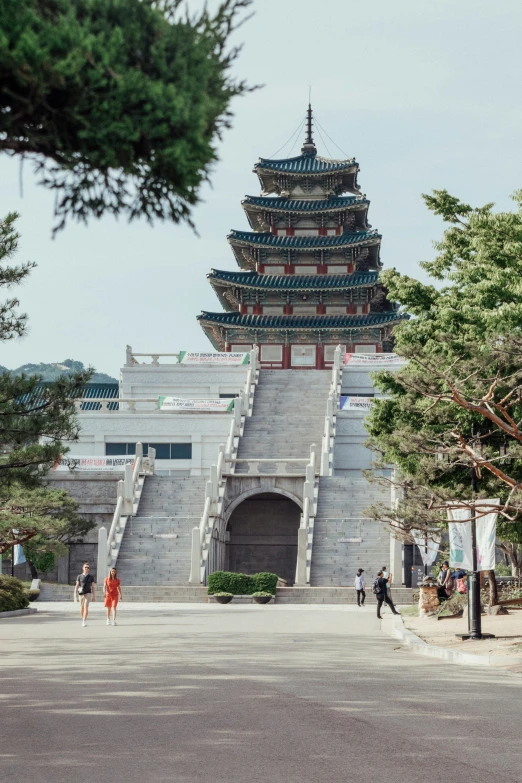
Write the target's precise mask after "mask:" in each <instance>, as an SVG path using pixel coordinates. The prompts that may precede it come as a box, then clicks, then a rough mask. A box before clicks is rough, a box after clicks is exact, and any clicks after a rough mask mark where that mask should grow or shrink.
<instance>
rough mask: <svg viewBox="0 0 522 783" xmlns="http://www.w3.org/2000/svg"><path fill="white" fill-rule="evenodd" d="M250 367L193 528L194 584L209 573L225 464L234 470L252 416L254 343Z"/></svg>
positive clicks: (256, 355)
mask: <svg viewBox="0 0 522 783" xmlns="http://www.w3.org/2000/svg"><path fill="white" fill-rule="evenodd" d="M249 359H250V366H249V368H248V372H247V377H246V380H245V386H244V388H243V389H242V390H241V392H240V394H239V397H238V398H237V399H236V400H234V411H233V417H232V421H231V422H230V431H229V434H228V438H227V441H226V443H221V444H220V446H219V449H218V458H217V462H216V464H215V465H211V467H210V479H209V480H208V481H207V484H206V487H205V506H204V508H203V514H202V516H201V520H200V523H199V526H198V527H194V529H193V530H192V549H191V559H190V563H191V566H190V579H189V581H190V582H191V584H201V583H202V582H203V580H204V576H205V561H206V558H207V555H208V547H207V544H208V540H209V539H210V536H211V534H212V525H213V520H214V519H215V518H216V517H219V516H220V514H221V508H222V503H223V496H224V494H225V482H226V473H225V466H226V465H227V464H230V465H231V473H233V472H234V468H235V462H236V454H237V446H238V443H239V438H240V437H241V433H242V431H243V428H244V423H245V419H246V418H247V417H248V416H251V415H252V408H253V405H254V394H255V388H256V385H257V382H258V378H259V348H258V347H257V346H254V348H252V350H251V351H250V357H249Z"/></svg>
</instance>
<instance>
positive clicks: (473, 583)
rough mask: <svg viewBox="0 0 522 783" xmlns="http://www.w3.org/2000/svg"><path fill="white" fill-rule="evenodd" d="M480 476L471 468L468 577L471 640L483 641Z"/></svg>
mask: <svg viewBox="0 0 522 783" xmlns="http://www.w3.org/2000/svg"><path fill="white" fill-rule="evenodd" d="M477 485H478V476H477V470H476V468H475V467H473V468H471V487H472V489H473V496H474V497H473V503H472V506H471V563H472V571H471V576H468V631H469V637H470V638H471V639H482V617H481V615H480V574H479V572H478V571H477V566H478V558H477V511H476V507H475V494H476V492H477V488H478V486H477Z"/></svg>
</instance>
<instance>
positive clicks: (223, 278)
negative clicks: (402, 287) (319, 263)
mask: <svg viewBox="0 0 522 783" xmlns="http://www.w3.org/2000/svg"><path fill="white" fill-rule="evenodd" d="M207 277H208V278H209V280H210V281H211V282H223V283H231V284H232V285H237V286H239V287H242V286H248V287H249V288H284V289H292V290H296V289H314V290H317V289H326V288H328V289H331V288H340V289H342V288H354V287H356V286H364V285H368V286H369V285H374V284H375V283H376V282H377V278H378V277H379V273H378V272H354V273H353V274H352V275H259V274H257V272H225V271H222V270H220V269H213V270H212V271H211V273H210V274H209V275H207Z"/></svg>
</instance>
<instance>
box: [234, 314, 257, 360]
mask: <svg viewBox="0 0 522 783" xmlns="http://www.w3.org/2000/svg"><path fill="white" fill-rule="evenodd" d="M252 309H253V308H252ZM230 350H231V352H232V353H248V352H249V351H251V350H252V346H251V345H231V346H230Z"/></svg>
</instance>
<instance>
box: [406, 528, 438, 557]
mask: <svg viewBox="0 0 522 783" xmlns="http://www.w3.org/2000/svg"><path fill="white" fill-rule="evenodd" d="M411 532H412V535H413V538H414V539H415V543H416V544H417V546H418V548H419V552H420V553H421V557H422V564H423V565H426V566H431V565H433V563H434V562H435V560H436V559H437V554H438V552H439V546H440V533H439V532H438V531H436V530H430V531H428V535H427V537H426V533H425V532H424V530H412V531H411Z"/></svg>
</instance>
